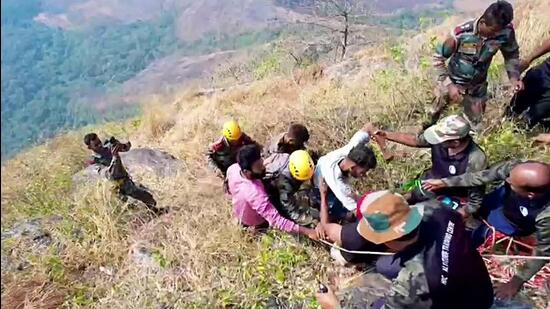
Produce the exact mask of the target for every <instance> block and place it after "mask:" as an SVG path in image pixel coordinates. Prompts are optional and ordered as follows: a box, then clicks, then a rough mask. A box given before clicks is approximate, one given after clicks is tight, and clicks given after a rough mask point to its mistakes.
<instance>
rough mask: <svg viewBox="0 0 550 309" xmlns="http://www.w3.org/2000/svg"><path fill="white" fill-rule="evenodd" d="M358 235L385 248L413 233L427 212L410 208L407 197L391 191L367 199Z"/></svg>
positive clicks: (420, 207) (421, 208) (372, 195)
mask: <svg viewBox="0 0 550 309" xmlns="http://www.w3.org/2000/svg"><path fill="white" fill-rule="evenodd" d="M359 207H360V209H361V214H362V216H363V217H362V218H361V220H360V221H359V224H358V225H357V232H358V233H359V234H360V235H361V236H362V237H363V238H365V239H366V240H368V241H370V242H373V243H375V244H383V243H385V242H388V241H392V240H395V239H398V238H400V237H402V236H405V235H407V234H409V233H410V232H412V231H413V230H414V229H416V228H417V227H418V225H419V224H420V222H421V221H422V215H423V213H424V208H423V207H422V206H409V205H408V204H407V201H405V199H404V198H403V196H401V195H399V194H395V193H391V192H390V191H387V190H385V191H378V192H373V193H370V194H369V195H367V196H366V197H365V198H364V199H363V201H362V202H361V205H359Z"/></svg>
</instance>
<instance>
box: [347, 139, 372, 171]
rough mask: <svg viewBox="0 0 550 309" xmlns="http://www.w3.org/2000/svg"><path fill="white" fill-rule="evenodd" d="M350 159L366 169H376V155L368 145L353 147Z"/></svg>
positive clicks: (349, 155)
mask: <svg viewBox="0 0 550 309" xmlns="http://www.w3.org/2000/svg"><path fill="white" fill-rule="evenodd" d="M348 159H350V160H351V161H353V162H355V164H357V165H359V166H361V167H364V168H368V169H373V168H375V167H376V155H375V154H374V152H373V151H372V149H370V148H369V146H367V145H366V144H359V145H357V146H355V147H353V148H352V149H351V151H350V152H349V154H348Z"/></svg>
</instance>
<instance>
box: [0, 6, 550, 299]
mask: <svg viewBox="0 0 550 309" xmlns="http://www.w3.org/2000/svg"><path fill="white" fill-rule="evenodd" d="M543 5H546V3H545V1H544V0H541V1H535V0H533V1H528V3H526V4H522V6H524V7H525V6H527V7H528V6H531V7H534V8H542V7H543ZM520 10H521V9H520ZM544 11H545V10H544V9H536V10H535V9H530V10H528V11H523V12H520V13H519V14H518V16H520V18H521V20H520V21H519V23H518V25H519V26H518V28H519V31H518V36H519V40H520V42H521V44H522V46H523V48H524V49H523V50H531V49H532V48H533V47H534V46H535V45H536V44H537V43H538V39H539V38H541V37H548V36H549V35H550V20H548V18H547V16H545V15H544ZM442 29H443V27H442V28H441V29H439V28H438V29H435V30H432V31H430V32H428V33H426V34H422V35H420V36H419V37H418V38H414V39H412V40H410V41H405V42H404V43H403V44H399V45H390V43H388V45H384V46H378V47H376V48H372V49H369V50H365V51H363V52H361V53H359V54H357V55H356V56H355V57H354V58H355V59H354V61H355V62H354V63H356V64H357V65H359V68H358V70H357V73H356V74H354V75H353V76H345V75H344V78H342V79H341V80H336V79H335V80H329V79H327V78H318V76H315V77H311V78H309V77H307V76H308V74H312V76H313V75H315V74H318V73H319V70H310V71H307V70H304V71H301V72H294V73H293V74H289V75H284V76H281V75H275V76H273V75H268V76H267V77H265V78H263V79H261V80H258V81H256V82H254V83H252V84H250V85H247V86H242V87H236V88H233V89H230V90H228V91H225V92H223V93H214V94H213V95H211V96H198V97H196V96H193V95H190V94H189V92H182V94H181V95H175V96H174V98H170V100H168V99H166V100H165V101H163V102H161V103H162V104H154V105H151V106H150V107H148V108H146V109H145V113H144V115H143V116H142V117H140V118H138V119H136V120H133V121H130V122H128V123H125V124H121V125H116V124H108V125H105V126H102V127H101V128H86V129H84V130H82V131H81V132H75V133H71V134H68V135H64V136H61V137H59V138H56V139H54V140H52V141H50V142H49V143H47V144H46V145H43V146H40V147H37V148H35V149H32V150H30V151H28V152H26V153H23V154H21V155H19V156H17V157H16V158H14V159H12V160H10V161H9V162H8V163H7V164H5V165H4V166H3V167H2V228H3V230H4V229H6V228H9V227H11V226H13V224H14V223H15V222H16V221H19V220H22V219H25V218H40V217H48V216H51V215H52V214H58V215H61V216H63V220H61V221H60V222H56V223H54V224H51V225H49V226H48V227H47V228H48V229H49V231H50V233H51V234H52V238H53V239H54V245H51V246H50V247H49V248H47V249H40V248H34V247H32V241H31V240H25V239H23V240H21V241H13V240H4V239H3V240H2V255H3V258H4V256H8V257H10V258H11V259H12V260H13V261H21V260H27V261H29V262H30V266H31V267H27V268H25V269H24V270H21V271H8V270H7V269H5V268H4V262H3V267H2V307H4V306H6V308H36V307H37V306H38V303H41V304H42V307H41V308H54V307H57V306H58V305H59V304H60V303H61V302H62V303H63V306H64V307H71V308H74V307H90V308H170V307H174V308H184V307H185V308H188V307H195V308H212V307H224V306H236V307H246V308H250V307H252V308H260V307H265V306H267V305H270V306H276V307H294V308H307V307H315V304H314V302H313V293H314V291H315V289H316V287H317V281H316V280H322V281H327V280H328V277H329V276H331V274H332V273H333V268H334V266H333V265H332V264H331V262H330V258H329V256H328V253H327V252H326V250H325V249H324V248H322V247H321V246H319V245H315V244H313V243H312V242H311V241H309V240H307V239H299V238H297V237H293V236H289V235H284V234H282V233H279V232H275V231H271V232H269V233H268V234H267V235H264V236H261V237H252V236H250V235H248V234H247V233H245V232H243V231H242V230H241V229H240V228H239V227H238V226H237V225H236V224H235V222H234V220H233V219H232V215H231V205H230V202H229V201H228V199H227V198H226V196H225V195H224V193H223V190H222V188H221V181H220V180H219V179H217V178H216V177H215V176H214V175H212V173H211V172H209V171H208V169H207V168H206V162H205V159H204V156H203V151H204V148H205V146H206V145H207V144H208V143H209V142H210V141H212V140H213V139H214V138H215V137H216V136H217V135H218V134H219V131H220V127H221V124H222V123H223V121H224V120H226V119H229V118H232V117H234V118H237V119H238V120H239V122H240V123H241V126H242V127H243V129H244V130H245V131H246V132H247V133H248V134H250V135H251V136H253V137H254V138H256V139H257V140H259V141H261V142H266V141H268V140H269V138H270V137H271V136H273V135H275V134H277V133H278V132H280V131H282V130H284V128H285V127H286V126H287V125H288V123H289V122H291V121H298V122H302V123H305V124H307V126H308V127H309V128H310V130H311V133H312V140H311V142H310V145H311V146H312V147H313V148H316V149H319V150H321V151H322V152H323V151H327V150H330V149H334V148H335V147H338V146H340V145H342V144H343V143H345V142H346V140H347V139H348V138H349V137H350V136H351V135H352V133H353V132H354V131H355V130H357V129H358V128H360V127H361V126H362V125H363V124H364V123H366V122H376V123H378V124H379V125H381V126H383V127H387V128H389V129H407V130H417V129H418V124H419V123H420V122H421V121H422V119H423V117H424V115H425V110H426V109H427V108H428V105H427V103H428V102H429V101H430V98H431V83H430V79H429V75H428V72H427V66H425V62H423V60H425V59H426V57H428V56H429V55H430V37H431V36H432V35H434V34H436V33H443V32H441V31H439V30H442ZM419 42H420V43H419ZM372 54H375V55H376V58H375V59H374V60H372V58H370V57H369V56H370V55H372ZM494 67H495V68H493V71H495V70H500V69H502V64H501V60H499V61H497V63H496V64H495V66H494ZM308 72H309V73H308ZM295 76H300V79H299V82H297V80H296V79H295V78H294V77H295ZM500 77H501V76H500V74H493V75H492V76H491V78H492V85H495V86H494V87H493V88H492V89H493V90H494V94H495V98H494V99H493V100H491V108H490V112H489V113H490V114H489V115H490V116H489V117H487V123H486V127H487V128H488V130H487V131H486V132H484V134H482V135H481V137H478V141H479V142H480V144H481V145H482V146H483V147H484V149H485V150H486V152H487V154H488V155H489V158H490V160H491V162H497V161H500V160H502V159H506V158H515V157H522V158H532V159H542V160H546V161H549V160H550V149H548V148H533V147H531V143H530V140H529V138H530V136H531V135H530V133H527V132H523V131H522V130H521V128H518V127H517V125H516V124H514V123H511V122H507V121H501V119H500V117H499V115H500V112H501V110H502V106H503V105H504V104H505V103H506V102H507V100H508V97H507V96H506V94H505V92H504V90H503V89H502V87H500V86H499V85H501V84H502V80H501V79H500ZM153 103H154V102H153ZM92 129H93V130H96V131H98V133H100V135H103V136H107V134H109V135H110V134H113V135H116V136H118V137H120V138H121V139H130V140H131V141H132V142H133V145H134V147H140V146H147V147H155V148H160V149H163V150H166V151H168V152H170V153H171V154H173V155H174V156H176V157H178V158H179V159H181V160H182V161H184V162H185V169H184V170H183V171H182V172H181V173H180V174H179V175H178V176H177V177H173V178H158V177H155V176H152V175H151V174H149V173H147V172H146V171H144V172H143V173H140V174H137V175H133V176H134V178H136V179H138V180H139V181H141V182H143V183H144V184H146V185H147V186H148V187H150V188H151V189H152V190H153V191H154V192H155V195H156V197H157V198H158V201H159V204H160V205H161V206H163V207H170V208H171V212H170V213H169V214H167V215H164V216H162V217H160V218H158V219H153V218H151V217H150V216H148V214H147V213H146V212H145V211H144V210H143V208H141V207H138V208H130V209H129V208H128V207H127V205H124V204H122V203H121V202H119V201H117V200H116V199H115V198H114V197H112V196H111V195H112V193H111V191H110V189H109V184H108V183H104V184H100V185H98V186H94V187H77V188H74V187H73V186H72V185H71V178H70V177H71V176H72V174H74V173H75V172H76V171H78V170H79V169H80V168H82V166H83V164H82V162H83V160H84V158H85V156H86V151H85V149H84V148H83V146H82V145H81V133H82V132H84V131H88V130H92ZM427 163H428V160H427V158H426V155H425V153H423V152H416V151H411V154H410V156H409V157H407V158H403V159H398V160H395V161H394V162H392V163H389V164H381V166H380V167H379V168H378V169H377V170H376V171H374V172H373V173H372V174H370V175H369V177H368V179H367V180H366V181H365V182H364V183H361V184H359V185H360V187H361V188H368V189H381V188H388V187H393V186H395V185H396V184H397V183H401V182H403V181H405V180H407V179H410V178H411V177H414V175H416V174H417V173H418V172H419V171H421V170H422V169H423V168H424V167H425V166H426V165H427ZM148 257H149V258H148ZM524 293H525V292H524ZM528 293H529V294H528V295H531V296H532V295H537V293H538V294H540V293H544V291H528ZM543 295H544V294H543ZM61 298H62V301H60V299H61ZM539 305H540V306H544V305H543V304H542V303H541V304H539ZM39 308H40V307H39Z"/></svg>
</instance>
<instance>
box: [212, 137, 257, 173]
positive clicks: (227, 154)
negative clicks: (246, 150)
mask: <svg viewBox="0 0 550 309" xmlns="http://www.w3.org/2000/svg"><path fill="white" fill-rule="evenodd" d="M250 144H256V142H255V141H254V140H253V139H252V138H250V137H249V136H248V135H246V134H244V133H243V134H242V135H241V137H240V138H239V139H238V140H237V141H236V142H234V143H230V142H229V141H228V140H227V139H226V138H225V137H223V136H222V137H220V138H219V139H218V140H217V141H216V142H215V143H213V144H211V145H210V146H209V147H208V151H207V158H208V166H209V167H210V168H211V169H212V170H219V171H221V172H222V174H223V175H224V176H225V172H226V171H227V169H228V168H229V167H230V166H231V165H233V164H234V163H236V162H237V153H238V152H239V149H241V147H243V146H245V145H250Z"/></svg>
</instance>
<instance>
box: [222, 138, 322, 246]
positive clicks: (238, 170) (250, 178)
mask: <svg viewBox="0 0 550 309" xmlns="http://www.w3.org/2000/svg"><path fill="white" fill-rule="evenodd" d="M237 161H238V163H236V164H233V165H231V166H230V167H229V169H228V170H227V180H226V181H227V187H228V191H229V194H231V201H232V203H233V212H234V214H235V217H236V218H237V219H238V220H239V223H240V224H242V225H243V226H245V227H250V228H253V229H260V228H267V227H268V226H271V227H273V228H276V229H279V230H282V231H285V232H290V233H296V234H301V235H305V236H308V237H309V238H311V239H315V240H317V239H318V236H317V232H316V231H315V230H314V229H310V228H307V227H303V226H300V225H298V224H296V223H294V222H292V221H291V220H289V219H287V218H285V217H283V216H281V215H280V214H279V212H277V209H276V208H275V206H273V204H272V203H271V202H270V201H269V197H268V195H267V193H266V191H265V188H264V185H263V183H262V178H263V177H264V176H265V166H264V164H263V159H262V155H261V149H260V147H259V146H257V145H247V146H244V147H243V148H242V149H241V150H240V151H239V153H238V155H237Z"/></svg>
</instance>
